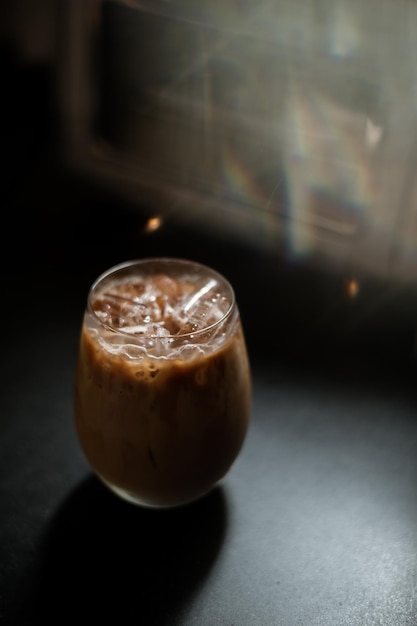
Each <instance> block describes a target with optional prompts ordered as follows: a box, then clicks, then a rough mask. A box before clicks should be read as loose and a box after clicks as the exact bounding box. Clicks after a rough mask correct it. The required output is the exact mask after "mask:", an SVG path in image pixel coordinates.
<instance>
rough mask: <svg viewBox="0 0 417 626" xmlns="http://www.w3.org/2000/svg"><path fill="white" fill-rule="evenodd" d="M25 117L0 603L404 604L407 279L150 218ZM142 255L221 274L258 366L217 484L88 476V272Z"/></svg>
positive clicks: (0, 609) (0, 437)
mask: <svg viewBox="0 0 417 626" xmlns="http://www.w3.org/2000/svg"><path fill="white" fill-rule="evenodd" d="M32 78H33V77H32ZM32 78H31V79H32ZM38 79H39V77H35V78H33V80H38ZM35 104H36V103H35ZM32 110H34V111H35V113H33V115H34V116H35V118H34V119H35V120H36V121H37V122H39V116H41V112H42V111H43V109H42V108H39V109H38V110H36V106H35V107H34V108H33V109H32ZM36 111H37V112H36ZM36 115H37V116H38V117H36ZM44 122H45V120H44ZM24 124H26V127H25V126H24ZM24 124H23V129H22V127H21V124H19V125H18V126H16V129H19V130H18V132H19V133H20V134H21V135H23V134H24V133H25V134H24V138H25V141H23V137H21V139H22V141H21V144H20V146H21V149H20V151H19V150H16V145H15V142H13V143H10V146H9V148H10V152H9V156H10V158H9V162H8V165H7V169H6V176H5V195H4V197H5V203H4V209H3V210H4V213H3V215H5V214H6V213H7V215H8V222H7V227H6V226H4V227H3V240H4V241H6V240H7V241H8V243H9V247H8V251H7V257H6V256H5V259H4V262H3V272H2V283H3V284H2V293H3V300H2V307H1V308H2V312H1V315H2V317H1V321H2V328H3V348H4V349H3V357H2V361H1V364H2V365H1V367H2V376H1V381H2V386H1V394H0V624H2V625H3V626H31V625H35V624H36V625H37V624H39V625H41V624H42V625H46V624H54V625H59V626H61V625H63V624H75V623H81V622H82V621H83V620H85V618H87V620H89V622H90V623H94V624H100V623H102V622H103V620H105V619H109V620H110V621H111V622H112V623H113V624H123V625H125V624H144V625H146V626H151V625H153V624H155V625H162V624H164V625H167V626H174V625H181V626H188V625H190V626H197V625H202V626H203V625H204V626H205V625H207V626H215V625H217V624H218V625H225V626H246V625H248V626H258V625H259V626H275V625H276V626H281V625H282V626H336V625H338V626H339V625H340V626H342V625H343V626H406V625H407V626H415V625H416V624H417V596H416V585H417V498H416V490H417V397H416V392H415V387H416V385H415V377H416V375H417V373H416V367H415V354H414V339H415V320H417V313H416V311H417V306H416V297H415V294H413V293H412V292H411V291H410V289H409V287H407V289H401V288H399V287H398V285H397V286H394V287H393V286H389V285H385V284H381V283H379V284H378V283H377V282H376V281H372V280H368V281H365V282H364V284H363V289H362V291H361V294H360V296H359V297H358V298H357V299H355V301H354V302H352V300H349V299H348V298H347V297H345V295H344V294H345V291H344V289H345V287H344V283H343V280H344V277H343V276H342V275H338V274H337V273H336V272H333V273H332V272H327V273H326V272H324V271H323V270H320V271H318V270H313V269H312V268H308V267H302V266H298V267H294V266H289V265H287V264H285V263H282V262H281V261H279V260H278V259H276V258H273V256H272V255H271V254H263V253H262V251H254V250H251V251H248V250H247V249H246V248H245V246H244V245H240V244H238V243H236V242H230V240H228V238H227V237H226V236H221V235H220V234H216V235H214V234H209V233H207V232H202V231H200V230H199V229H198V228H195V227H192V228H191V227H190V226H189V225H186V224H183V223H176V222H172V223H170V222H168V223H167V224H166V225H165V226H164V227H163V228H162V229H161V230H160V231H158V232H154V233H146V232H145V228H144V225H145V223H146V219H147V217H148V216H147V215H146V210H145V211H140V210H137V209H136V208H135V209H133V208H132V207H128V206H125V205H123V204H122V203H120V202H119V201H118V199H117V198H113V197H110V196H109V195H108V194H102V193H100V191H99V190H97V189H94V188H92V187H91V185H89V184H88V183H87V182H86V181H80V180H78V179H74V178H73V177H72V176H71V175H69V174H68V172H66V171H65V168H62V167H61V166H60V164H59V160H58V159H56V158H55V153H54V149H53V148H52V149H51V147H50V142H49V139H48V138H45V136H44V135H42V132H41V131H42V129H45V124H44V125H43V126H41V131H39V129H37V126H36V124H34V123H33V119H32V122H31V121H30V120H29V121H26V122H25V123H24ZM11 134H12V133H10V135H11ZM13 146H14V148H13ZM22 146H25V148H24V149H23V151H22ZM12 148H13V149H12ZM202 230H203V229H202ZM150 255H164V256H170V255H172V256H182V257H188V258H194V259H196V260H198V261H201V262H204V263H208V264H210V265H212V266H213V267H215V268H216V269H218V270H219V271H221V272H222V273H223V274H225V275H226V276H227V277H228V278H229V279H230V281H231V283H232V284H233V285H234V287H235V290H236V295H237V299H238V303H239V306H240V310H241V314H242V319H243V323H244V328H245V332H246V337H247V343H248V349H249V354H250V358H251V364H252V372H253V385H254V387H253V391H254V394H253V410H252V422H251V426H250V430H249V433H248V437H247V440H246V443H245V446H244V448H243V450H242V452H241V455H240V456H239V458H238V459H237V461H236V463H235V464H234V466H233V468H232V470H231V471H230V473H229V474H228V476H227V477H226V479H225V480H224V482H223V484H222V485H221V486H220V487H219V488H217V489H216V490H215V491H213V492H212V493H211V494H210V495H209V496H207V497H206V498H205V499H203V500H201V501H200V502H198V503H196V504H194V505H190V506H188V507H184V508H182V509H177V510H173V511H163V512H161V511H159V512H158V511H156V512H155V511H149V510H141V509H139V508H136V507H134V506H132V505H128V504H126V503H124V502H121V501H119V500H118V499H117V498H116V497H115V496H113V495H112V494H110V493H108V492H107V491H106V490H105V489H104V487H102V486H101V484H100V483H99V482H98V481H97V480H96V478H95V477H94V476H93V475H92V474H91V472H90V470H89V467H88V465H87V463H86V461H85V459H84V458H83V455H82V453H81V452H80V448H79V446H78V443H77V440H76V437H75V432H74V427H73V417H72V385H73V373H74V363H75V358H76V352H77V344H78V333H79V329H80V324H81V316H82V313H83V308H84V303H85V298H86V294H87V290H88V287H89V285H90V283H91V282H92V280H93V279H94V278H95V277H96V276H97V275H98V274H99V273H100V272H101V271H103V270H104V269H107V268H108V267H110V266H111V265H113V264H115V263H118V262H120V261H123V260H127V259H129V258H133V257H139V256H140V257H144V256H150Z"/></svg>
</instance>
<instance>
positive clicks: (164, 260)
mask: <svg viewBox="0 0 417 626" xmlns="http://www.w3.org/2000/svg"><path fill="white" fill-rule="evenodd" d="M152 263H159V264H177V265H182V266H184V267H189V268H191V267H193V266H194V267H195V268H197V269H199V270H201V271H203V272H205V273H208V274H210V275H211V276H213V277H215V278H217V279H218V280H219V281H220V283H221V284H223V285H224V286H225V287H226V288H227V289H228V290H229V292H230V302H229V305H228V307H227V310H226V311H225V313H223V315H222V316H221V317H220V318H219V319H218V320H216V321H215V322H213V323H211V324H208V325H207V326H205V327H204V328H200V329H198V330H194V331H190V332H186V333H176V334H175V335H171V334H169V335H164V336H162V337H161V336H160V335H155V334H151V335H148V334H143V335H135V334H132V333H129V332H126V331H124V330H121V329H120V328H116V327H115V326H112V325H111V324H108V323H107V322H105V321H103V320H102V319H101V318H100V317H99V316H98V315H97V313H96V312H95V311H94V309H93V306H92V298H93V294H94V292H95V291H96V290H97V289H98V287H99V285H100V283H102V282H103V281H104V280H105V279H106V278H109V277H110V276H111V275H113V274H117V273H119V272H123V270H128V269H130V268H134V267H139V266H143V265H148V264H149V265H150V264H152ZM235 309H236V295H235V291H234V289H233V287H232V285H231V283H230V282H229V280H228V279H227V278H226V277H225V276H224V275H223V274H221V273H220V272H218V271H217V270H215V269H213V268H212V267H210V266H209V265H205V264H204V263H200V262H199V261H194V260H192V259H186V258H181V257H170V256H155V257H152V256H151V257H143V258H133V259H129V260H127V261H123V262H121V263H117V264H116V265H113V266H111V267H109V268H108V269H107V270H105V271H104V272H102V273H101V274H99V275H98V276H97V278H96V279H95V280H94V281H93V282H92V284H91V286H90V288H89V291H88V295H87V311H88V313H89V314H90V315H92V316H93V317H94V319H96V320H97V321H98V323H99V324H100V326H102V327H104V328H107V330H109V331H111V332H113V333H117V334H120V335H122V336H124V337H129V338H130V339H131V340H138V339H144V340H147V341H149V340H152V341H155V340H158V341H167V340H173V339H186V338H187V337H198V336H200V335H202V334H205V333H208V332H210V331H212V330H213V329H215V328H216V327H218V326H219V325H221V324H223V323H224V322H225V321H226V320H227V319H228V318H229V317H230V316H231V315H232V313H233V311H234V310H235Z"/></svg>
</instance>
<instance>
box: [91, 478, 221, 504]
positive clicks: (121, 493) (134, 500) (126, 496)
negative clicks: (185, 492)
mask: <svg viewBox="0 0 417 626" xmlns="http://www.w3.org/2000/svg"><path fill="white" fill-rule="evenodd" d="M98 478H99V479H100V480H101V482H102V483H103V484H104V485H105V486H106V487H107V488H108V489H110V491H112V492H113V493H114V494H115V495H116V496H118V497H119V498H121V499H122V500H125V501H126V502H129V503H130V504H134V505H135V506H138V507H142V508H146V509H154V510H155V509H175V508H179V507H182V506H187V505H188V504H192V503H193V502H197V501H198V500H201V499H202V498H204V497H205V496H206V495H207V494H209V493H210V492H211V491H212V490H213V489H214V488H215V487H216V486H217V485H218V483H216V485H213V486H212V487H210V489H208V490H207V491H205V492H204V493H202V494H200V495H199V496H196V497H194V498H190V499H189V500H182V501H179V502H171V503H168V504H158V503H154V502H149V501H147V500H143V499H141V498H138V497H137V496H134V495H132V493H130V492H129V491H126V490H125V489H120V487H116V486H115V485H113V484H112V483H109V482H108V481H107V480H105V479H104V478H103V477H102V476H100V475H99V474H98Z"/></svg>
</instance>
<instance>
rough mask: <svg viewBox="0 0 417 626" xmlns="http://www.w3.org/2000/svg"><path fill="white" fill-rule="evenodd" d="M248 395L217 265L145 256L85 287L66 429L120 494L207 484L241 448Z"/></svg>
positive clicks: (178, 492)
mask: <svg viewBox="0 0 417 626" xmlns="http://www.w3.org/2000/svg"><path fill="white" fill-rule="evenodd" d="M251 393H252V391H251V374H250V365H249V359H248V354H247V348H246V343H245V339H244V333H243V329H242V324H241V319H240V315H239V311H238V306H237V303H236V300H235V294H234V291H233V288H232V286H231V285H230V283H229V282H228V281H227V280H226V279H225V278H224V277H223V276H221V275H220V274H218V273H217V272H216V271H214V270H213V269H211V268H209V267H206V266H203V265H201V264H199V263H196V262H194V261H189V260H184V259H176V258H148V259H142V260H133V261H128V262H126V263H123V264H120V265H117V266H115V267H112V268H110V269H109V270H108V271H106V272H105V273H103V274H102V275H101V276H99V277H98V278H97V280H96V281H95V282H94V284H93V285H92V286H91V288H90V292H89V294H88V299H87V306H86V310H85V314H84V319H83V323H82V328H81V336H80V345H79V354H78V362H77V368H76V377H75V398H74V412H75V425H76V431H77V435H78V439H79V442H80V445H81V448H82V450H83V452H84V455H85V457H86V459H87V461H88V462H89V464H90V466H91V468H92V470H93V471H94V473H95V474H96V475H97V476H98V477H99V478H100V479H101V480H102V481H103V482H104V483H105V484H106V485H107V486H108V487H109V488H110V489H111V490H112V491H113V492H115V493H116V494H118V495H119V496H120V497H122V498H124V499H126V500H128V501H131V502H133V503H135V504H138V505H143V506H149V507H172V506H178V505H182V504H185V503H188V502H191V501H193V500H196V499H198V498H200V497H201V496H203V495H204V494H206V493H207V492H208V491H210V490H211V489H212V488H213V487H214V486H215V485H216V484H217V483H219V481H221V479H222V478H223V477H224V476H225V475H226V473H227V472H228V471H229V469H230V468H231V466H232V464H233V462H234V461H235V459H236V458H237V456H238V454H239V452H240V450H241V448H242V445H243V443H244V440H245V437H246V434H247V430H248V426H249V421H250V413H251Z"/></svg>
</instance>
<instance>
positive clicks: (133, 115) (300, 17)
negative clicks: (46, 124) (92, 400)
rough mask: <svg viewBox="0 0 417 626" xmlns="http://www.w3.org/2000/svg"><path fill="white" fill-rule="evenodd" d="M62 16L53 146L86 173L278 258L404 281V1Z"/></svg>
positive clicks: (409, 141) (409, 243)
mask: <svg viewBox="0 0 417 626" xmlns="http://www.w3.org/2000/svg"><path fill="white" fill-rule="evenodd" d="M68 12H69V14H70V17H71V19H69V20H67V22H66V23H67V24H69V25H70V26H69V28H67V35H71V36H68V43H67V48H66V50H67V57H66V63H67V66H66V67H67V69H68V68H69V70H70V71H69V72H68V73H67V74H65V76H67V78H66V79H64V80H63V83H64V88H65V89H66V92H65V93H66V94H67V95H68V94H70V98H68V102H67V103H66V105H65V111H64V113H65V116H64V118H65V121H66V123H67V130H68V142H69V143H70V144H71V145H72V148H73V150H74V159H75V160H76V161H78V162H79V163H82V166H83V167H86V168H88V169H89V170H90V171H91V172H93V173H94V174H95V175H96V176H98V177H99V179H100V180H101V181H106V184H113V185H114V186H115V187H116V188H118V189H120V191H121V192H122V193H130V194H131V195H132V194H133V196H134V197H135V196H136V197H142V195H143V194H144V193H145V192H147V193H149V196H150V197H151V198H152V199H153V200H154V202H155V205H156V207H157V210H158V212H161V211H162V212H165V213H170V212H173V213H176V214H178V215H180V216H181V215H182V216H183V217H185V218H187V219H194V220H200V219H201V220H206V221H208V222H209V223H210V224H211V225H212V226H213V227H220V228H222V229H227V230H229V231H230V232H231V233H232V234H235V235H237V236H239V237H244V239H245V240H246V241H247V242H248V243H250V244H252V245H255V246H262V247H263V248H271V249H277V250H279V251H280V252H282V254H284V255H285V256H286V258H288V259H289V260H290V261H294V262H297V261H300V260H302V261H305V260H315V259H324V260H325V261H326V262H329V261H330V262H337V263H338V264H342V265H346V266H349V268H353V269H355V267H356V268H358V269H360V270H366V271H369V272H372V273H376V274H380V275H381V274H382V275H383V276H385V275H388V274H394V275H398V276H406V277H409V276H413V275H414V273H415V272H416V271H417V252H416V250H417V245H416V244H417V209H416V208H417V192H416V185H415V182H414V163H415V159H416V156H417V155H416V149H417V144H416V141H415V133H416V106H417V97H416V93H417V91H416V88H417V80H416V78H417V77H416V72H417V69H416V68H417V64H416V62H415V61H416V54H417V39H416V38H415V36H414V34H415V32H417V5H416V4H415V3H414V2H412V1H411V0H409V1H407V0H402V1H398V0H366V2H359V1H357V2H356V1H355V2H351V1H349V2H348V1H344V0H316V1H313V0H300V1H298V2H293V1H291V2H290V1H289V0H286V1H281V2H271V1H265V0H261V1H260V2H257V3H253V2H245V1H239V2H238V1H237V0H236V1H234V2H232V1H230V2H227V3H225V2H223V1H222V2H220V1H214V2H213V1H210V2H199V3H196V2H191V1H185V0H182V1H180V2H178V1H177V2H175V3H170V2H166V1H162V0H161V1H157V2H156V1H153V2H147V1H139V0H138V1H134V0H130V1H117V0H103V1H101V2H100V1H99V0H94V1H93V0H91V1H90V2H79V1H77V2H73V3H68ZM161 207H162V208H161Z"/></svg>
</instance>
